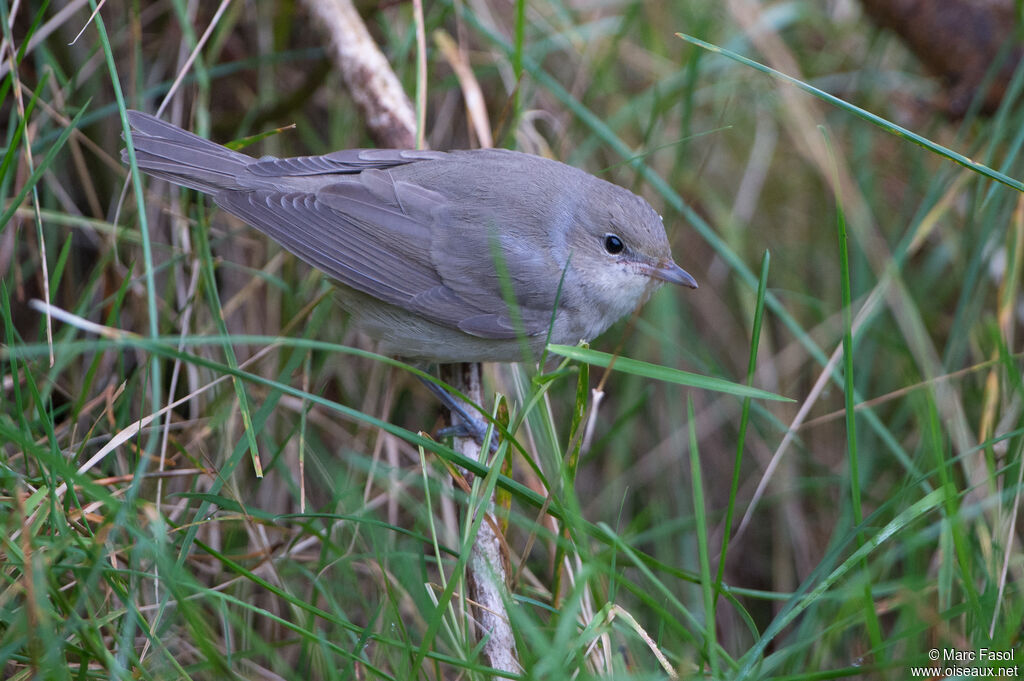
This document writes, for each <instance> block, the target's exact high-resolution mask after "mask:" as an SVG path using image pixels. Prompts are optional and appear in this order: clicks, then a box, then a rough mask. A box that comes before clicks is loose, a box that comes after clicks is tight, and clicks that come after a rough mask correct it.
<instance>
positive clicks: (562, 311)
mask: <svg viewBox="0 0 1024 681" xmlns="http://www.w3.org/2000/svg"><path fill="white" fill-rule="evenodd" d="M127 115H128V121H129V123H130V125H131V128H132V133H131V144H132V145H133V146H134V150H135V159H136V162H137V163H138V167H139V169H140V170H142V171H143V172H145V173H147V174H149V175H151V176H153V177H156V178H159V179H163V180H167V181H169V182H172V183H174V184H177V185H180V186H182V187H187V188H189V189H194V190H197V191H200V192H202V193H204V194H208V195H210V196H211V197H212V198H213V202H214V203H215V204H216V205H217V206H219V207H220V208H221V209H223V210H224V211H226V212H228V213H230V214H232V215H234V216H236V217H238V218H239V219H241V220H242V221H244V222H246V223H248V224H249V225H251V226H252V227H255V228H256V229H257V230H259V231H260V232H263V233H264V234H266V235H267V236H269V237H270V238H272V239H273V240H275V241H277V242H278V243H279V244H280V245H281V246H282V247H284V248H285V249H286V250H288V251H290V252H291V253H293V254H294V255H296V256H297V257H299V258H300V259H302V260H304V261H305V262H307V263H308V264H310V265H311V266H313V267H315V268H317V269H318V270H320V271H322V272H323V273H324V274H326V275H327V276H328V277H330V278H331V279H332V280H333V281H334V283H335V284H336V285H337V286H338V288H339V289H340V295H339V296H338V299H339V301H340V303H341V305H342V306H343V307H345V308H347V309H348V310H349V311H350V312H351V314H352V315H353V318H354V320H355V322H356V324H357V325H358V326H359V327H360V328H361V329H363V330H364V331H365V332H366V333H367V334H368V335H369V336H371V337H372V338H374V339H376V340H377V342H378V343H379V345H378V349H379V350H380V352H381V353H383V354H386V355H391V356H396V357H400V358H403V359H408V360H411V361H417V362H428V363H440V364H445V363H455V362H516V361H522V360H524V359H530V358H531V357H535V356H536V355H539V354H540V353H541V352H542V351H543V349H544V347H545V346H546V344H548V343H559V344H575V343H577V342H579V341H581V340H585V341H590V340H592V339H594V338H596V337H597V336H599V335H600V334H601V333H603V332H604V331H605V330H607V329H608V327H609V326H611V325H612V324H613V323H615V322H616V321H617V320H619V319H621V318H622V317H623V316H625V315H627V314H629V313H630V312H632V311H633V310H634V309H636V308H637V306H638V305H640V304H642V303H643V302H645V301H646V300H647V299H648V298H649V297H650V296H651V295H652V294H653V293H654V291H655V290H656V289H657V288H658V287H660V286H661V285H662V284H664V283H672V284H677V285H680V286H684V287H689V288H694V289H695V288H697V282H696V280H695V279H694V278H693V277H692V276H690V274H688V273H687V272H686V271H685V270H683V269H682V268H681V267H680V266H679V265H677V264H676V263H675V262H674V260H673V259H672V253H671V251H670V248H669V242H668V237H667V235H666V233H665V227H664V224H663V221H662V218H661V216H659V215H658V213H657V212H656V211H655V210H654V209H653V208H652V207H651V206H650V204H648V203H647V201H645V200H644V199H643V198H641V197H640V196H638V195H636V194H634V193H633V192H631V191H629V190H627V189H624V188H622V187H619V186H618V185H615V184H612V183H610V182H607V181H605V180H602V179H600V178H597V177H595V176H593V175H591V174H589V173H587V172H584V171H582V170H580V169H578V168H574V167H572V166H569V165H566V164H564V163H560V162H558V161H554V160H551V159H547V158H543V157H540V156H535V155H532V154H527V153H522V152H517V151H511V150H507V149H471V150H457V151H448V152H442V151H432V150H413V149H346V150H341V151H336V152H333V153H329V154H325V155H322V156H298V157H292V158H277V157H273V156H264V157H262V158H255V157H253V156H249V155H246V154H243V153H241V152H238V151H233V150H231V149H228V148H227V147H225V146H222V145H219V144H216V143H214V142H212V141H210V140H207V139H204V138H202V137H199V136H197V135H195V134H193V133H191V132H188V131H186V130H183V129H182V128H180V127H178V126H175V125H172V124H170V123H167V122H165V121H162V120H160V119H159V118H156V117H154V116H152V115H149V114H146V113H143V112H140V111H128V112H127ZM122 159H123V160H124V162H125V163H127V162H128V159H129V155H128V149H127V148H126V149H124V150H123V151H122Z"/></svg>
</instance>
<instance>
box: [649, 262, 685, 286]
mask: <svg viewBox="0 0 1024 681" xmlns="http://www.w3.org/2000/svg"><path fill="white" fill-rule="evenodd" d="M641 271H643V273H644V274H646V275H647V276H649V277H651V278H652V279H661V280H662V281H667V282H668V283H670V284H679V285H680V286H686V287H688V288H697V280H696V279H694V278H693V277H691V276H690V274H689V272H687V271H686V270H684V269H683V268H682V267H680V266H679V265H677V264H675V263H674V262H672V261H671V260H669V261H667V262H656V263H643V264H642V265H641Z"/></svg>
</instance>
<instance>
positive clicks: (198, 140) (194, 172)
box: [121, 111, 255, 194]
mask: <svg viewBox="0 0 1024 681" xmlns="http://www.w3.org/2000/svg"><path fill="white" fill-rule="evenodd" d="M128 122H129V123H131V126H132V142H133V144H134V145H135V158H136V160H137V161H138V164H139V169H140V170H142V171H144V172H146V173H148V174H149V175H152V176H154V177H159V178H161V179H164V180H167V181H168V182H173V183H175V184H179V185H181V186H183V187H188V188H189V189H196V190H198V191H201V192H205V193H207V194H216V193H217V192H219V191H221V190H224V189H242V188H243V187H244V185H243V184H242V183H241V180H243V178H244V177H245V175H247V174H248V166H249V164H251V163H253V162H254V161H255V159H253V158H252V157H251V156H246V155H245V154H241V153H239V152H237V151H232V150H231V149H228V148H227V147H224V146H221V145H219V144H216V143H214V142H211V141H209V140H206V139H203V138H202V137H199V136H198V135H193V134H192V133H190V132H187V131H185V130H182V129H181V128H179V127H177V126H174V125H171V124H170V123H165V122H164V121H161V120H160V119H159V118H156V117H154V116H150V115H149V114H145V113H142V112H141V111H129V112H128ZM121 160H123V161H124V162H126V163H127V161H128V150H127V149H123V150H122V151H121Z"/></svg>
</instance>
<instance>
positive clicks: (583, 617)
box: [0, 0, 1024, 680]
mask: <svg viewBox="0 0 1024 681" xmlns="http://www.w3.org/2000/svg"><path fill="white" fill-rule="evenodd" d="M90 1H91V0H90ZM361 4H362V7H361V8H360V9H361V11H362V15H363V17H364V18H365V19H366V21H367V24H368V25H369V27H370V29H371V31H372V32H373V34H374V37H375V39H376V40H377V42H378V43H379V44H380V46H381V47H382V49H383V50H384V52H385V54H386V55H387V57H388V59H389V61H390V63H391V64H392V65H393V68H394V69H395V71H396V73H397V74H398V75H399V77H400V78H401V79H402V81H403V83H404V85H405V87H406V91H407V92H409V93H410V94H412V93H414V92H416V89H417V87H418V86H419V87H420V88H425V93H426V96H425V100H424V101H425V106H426V117H425V119H426V126H425V129H424V133H425V138H426V142H427V143H428V144H429V145H430V146H431V147H433V148H438V149H445V148H463V147H469V146H473V145H475V144H477V143H478V140H479V139H480V132H479V131H480V130H481V129H482V128H481V127H479V126H481V125H482V126H483V128H488V127H490V128H492V129H493V133H494V140H495V144H497V145H502V146H509V147H515V148H518V149H521V150H524V151H530V152H533V153H538V154H543V155H549V156H552V157H555V158H558V159H559V160H562V161H565V162H567V163H570V164H573V165H575V166H578V167H580V168H584V169H586V170H587V171H589V172H592V173H595V174H597V175H599V176H601V177H604V178H606V179H608V180H610V181H614V182H616V183H618V184H621V185H623V186H626V187H628V188H630V189H632V190H634V191H636V192H638V193H640V194H642V195H644V196H645V197H646V198H647V199H648V200H649V201H650V202H651V203H652V205H654V206H655V207H656V208H657V209H658V211H659V212H660V213H661V214H662V215H663V217H664V220H665V224H666V226H667V228H668V232H669V236H670V239H671V240H672V243H673V252H674V253H675V257H676V260H677V262H679V264H680V265H681V266H683V267H684V268H686V269H687V270H688V271H689V272H691V273H692V274H694V276H695V277H696V278H697V279H698V281H699V282H700V284H701V288H700V289H699V290H698V291H696V292H684V291H680V290H678V289H669V288H665V289H663V290H661V291H659V292H658V293H657V294H656V295H655V297H654V298H653V299H652V300H651V301H650V302H649V303H648V304H647V306H646V307H644V308H643V310H642V311H641V312H640V313H639V314H638V315H637V316H635V317H634V318H632V319H630V320H629V321H628V322H623V323H621V324H619V325H617V326H616V327H613V329H612V330H611V331H609V332H608V333H607V334H606V335H605V336H604V337H602V338H599V339H596V340H594V342H593V344H592V351H591V352H588V351H586V350H584V349H574V348H551V352H550V356H549V357H548V359H547V361H546V362H544V363H543V364H542V365H541V366H539V367H518V368H514V367H506V366H494V367H488V369H487V373H486V383H487V389H488V394H492V395H493V394H497V395H499V396H501V397H500V399H499V401H498V404H497V406H496V407H495V406H494V405H492V403H491V402H490V401H488V403H487V404H485V405H483V407H484V408H485V409H486V410H487V411H492V410H493V411H494V413H495V414H496V416H497V420H498V421H499V422H501V423H503V424H510V425H509V427H510V428H511V429H512V430H513V431H514V433H515V436H514V438H505V440H504V444H503V447H502V449H501V450H499V452H498V455H497V456H498V461H497V462H491V461H489V462H487V463H485V464H475V463H473V462H466V461H463V460H460V459H459V458H458V456H457V455H456V454H455V453H454V452H452V451H451V450H450V449H449V448H448V447H447V446H446V445H444V444H443V443H442V444H436V443H433V442H432V441H431V440H430V439H428V438H426V437H425V436H423V435H419V434H418V433H420V432H423V433H426V432H432V431H434V430H436V428H437V427H438V426H439V425H440V422H439V419H438V415H439V409H438V406H437V404H436V403H435V400H434V399H433V397H432V396H431V395H430V394H429V393H428V392H427V391H426V390H425V389H424V388H423V387H422V386H421V385H420V384H419V383H418V382H417V381H416V380H415V378H414V375H413V374H414V373H415V370H413V369H411V368H410V367H407V366H405V365H402V364H400V363H395V362H391V361H387V360H385V359H383V358H381V357H379V356H376V355H374V354H373V353H372V350H373V345H372V343H371V342H369V341H368V340H367V339H366V338H365V337H363V336H362V335H360V333H359V332H358V330H357V329H354V328H352V326H351V325H350V324H349V323H348V319H347V318H346V316H345V315H344V313H343V312H342V311H341V309H340V308H339V307H338V305H337V304H336V302H335V301H334V300H333V295H332V293H331V287H330V285H329V282H328V281H327V280H326V279H325V278H324V277H323V276H322V275H320V274H319V273H316V272H314V271H311V270H310V269H309V268H308V267H306V266H305V265H303V264H302V263H300V262H298V261H297V260H296V259H295V258H293V257H292V256H290V255H289V254H287V253H284V252H282V251H281V250H280V248H279V247H278V246H276V245H275V244H273V243H269V242H267V241H266V240H265V239H263V238H262V237H261V236H260V235H259V234H258V233H257V232H255V231H254V230H252V229H250V228H248V227H247V226H245V225H243V224H241V223H239V222H238V221H236V220H234V219H233V218H230V217H229V216H226V215H225V214H224V213H223V212H221V211H219V210H217V209H216V208H215V207H212V205H211V204H210V203H209V202H208V201H207V200H205V199H204V198H202V197H200V196H198V195H196V193H194V192H189V191H182V190H179V189H177V188H172V187H168V186H167V185H166V184H164V183H158V182H155V181H151V180H149V179H144V180H143V182H142V184H141V185H139V184H136V182H138V180H139V177H138V175H137V174H136V173H135V172H134V171H132V170H129V169H128V168H126V167H125V166H123V165H122V163H121V162H120V155H119V154H120V148H121V146H122V142H121V134H122V130H123V125H124V117H123V115H124V111H125V109H127V108H138V109H142V110H146V111H151V112H155V111H156V110H157V108H158V107H160V106H161V105H162V104H164V103H165V97H167V95H168V93H173V94H171V96H170V99H169V100H166V108H165V112H164V114H163V115H164V116H165V118H166V119H167V120H171V121H173V122H175V123H178V124H181V125H182V126H184V127H186V128H189V129H191V130H194V131H196V132H197V133H198V134H201V135H204V136H208V137H211V138H212V139H215V140H217V141H220V142H227V141H230V140H235V141H238V142H240V143H242V144H244V145H248V146H247V147H246V151H247V152H251V153H253V154H255V155H260V154H274V155H299V154H319V153H325V152H328V151H331V150H334V149H339V148H346V147H362V146H373V143H372V142H371V141H370V139H369V138H368V137H367V135H366V133H365V127H364V125H363V121H362V120H361V118H360V115H359V113H358V112H357V110H356V108H355V106H354V104H353V101H352V97H351V96H350V95H349V94H348V93H347V92H346V90H345V88H344V86H343V85H342V83H341V80H340V78H339V76H338V74H337V71H336V69H335V67H334V65H333V64H332V62H331V52H330V50H328V49H326V48H325V45H327V44H328V38H327V36H326V34H324V33H323V32H322V31H321V30H320V27H319V26H317V25H315V24H313V23H312V21H311V15H310V14H308V13H307V10H306V8H305V6H304V5H303V4H301V3H294V2H248V3H234V4H229V5H227V6H226V9H225V10H224V11H220V10H219V9H218V6H217V4H216V3H206V2H202V3H185V2H180V1H178V0H172V1H170V2H147V3H135V2H123V1H120V0H109V1H108V2H107V3H105V4H104V5H103V7H102V9H101V10H100V11H99V13H98V14H97V15H96V16H95V17H94V18H92V19H90V18H89V15H90V11H91V10H90V8H91V7H92V5H90V4H85V3H80V2H65V3H45V2H44V3H14V6H3V7H0V24H2V25H3V26H4V29H3V30H4V34H3V52H2V54H3V60H2V66H0V115H2V120H3V121H4V123H5V125H4V126H3V127H2V128H0V137H2V145H3V149H2V153H0V196H2V201H0V211H2V214H3V215H2V219H0V230H2V231H0V319H2V324H0V333H2V340H0V342H2V346H0V366H2V370H0V371H2V373H0V381H2V387H0V526H2V528H0V529H2V532H0V537H2V538H3V544H2V547H0V575H2V581H0V677H2V678H5V679H7V678H10V679H19V680H20V679H24V680H28V679H69V680H71V679H75V680H85V679H108V678H110V679H126V680H127V679H226V678H240V679H242V678H244V679H290V680H291V679H296V680H297V679H401V680H405V679H462V678H474V679H483V678H487V677H488V672H487V670H486V669H485V668H483V667H482V665H481V662H480V660H479V657H478V654H477V653H478V651H477V648H476V646H477V642H476V639H475V637H474V636H473V635H472V631H471V624H470V623H469V621H468V613H469V611H470V604H469V603H467V602H466V599H465V589H464V587H465V584H464V575H463V569H464V567H465V561H466V552H467V548H468V546H469V545H470V544H471V540H472V536H471V534H472V532H473V531H474V528H477V527H479V523H478V522H477V523H474V516H473V515H472V514H471V513H468V512H467V509H472V508H476V507H478V506H479V505H480V504H481V503H483V502H486V500H488V499H490V495H489V491H490V489H496V490H497V496H496V498H497V500H498V506H499V515H500V516H501V517H502V521H503V523H505V525H506V529H507V532H506V535H507V540H508V548H509V552H510V562H511V574H512V575H513V578H514V579H513V583H512V585H511V592H512V598H513V601H512V603H510V604H509V613H510V617H511V619H512V624H513V628H514V630H515V632H516V635H517V641H518V650H519V655H520V658H521V662H522V665H523V670H524V677H525V678H536V679H542V678H543V679H588V678H595V677H602V678H621V679H655V678H715V679H753V678H757V679H833V678H835V679H838V678H847V677H857V678H878V679H906V678H912V676H913V675H914V674H915V672H914V668H917V667H927V666H933V665H940V666H939V670H938V671H928V672H924V673H922V674H921V678H928V677H941V676H948V675H951V674H955V673H965V674H966V673H971V672H958V671H957V670H965V669H967V668H973V669H978V670H984V669H988V668H991V669H993V670H994V673H995V674H997V676H998V675H999V674H1002V675H1008V672H1007V671H1005V670H1018V669H1019V667H1018V666H1017V665H1020V663H1021V660H1022V659H1024V650H1022V641H1021V622H1022V620H1024V593H1022V591H1021V584H1022V583H1024V574H1022V573H1024V552H1022V550H1021V536H1022V535H1021V526H1020V523H1018V522H1017V521H1018V520H1021V498H1020V497H1021V492H1022V489H1024V487H1022V475H1024V469H1022V451H1024V410H1022V409H1024V407H1022V405H1024V385H1022V378H1021V373H1022V372H1021V366H1022V361H1021V336H1022V332H1024V328H1022V318H1024V300H1022V298H1021V273H1022V269H1024V265H1022V263H1024V200H1022V194H1021V189H1022V187H1021V185H1020V183H1019V180H1020V179H1021V178H1024V167H1022V162H1021V144H1022V141H1024V137H1022V135H1021V132H1020V131H1021V130H1024V107H1022V106H1021V105H1020V98H1019V97H1018V94H1019V90H1020V78H1018V79H1017V80H1015V81H1014V82H1013V83H1011V86H1010V90H1009V94H1008V96H1007V98H1006V99H1005V100H1004V102H1003V105H1002V107H1001V108H1000V109H999V111H998V112H996V113H995V114H994V115H992V116H990V117H984V118H983V117H979V116H977V115H975V114H974V113H971V112H968V114H967V116H966V117H965V118H963V119H960V120H950V119H948V118H946V117H945V116H944V115H943V113H942V112H941V111H940V110H938V109H937V108H936V107H934V106H932V103H933V102H935V101H936V97H937V94H936V86H935V84H934V82H933V81H932V80H930V79H929V77H928V76H927V75H926V74H924V73H922V71H921V68H920V67H919V66H918V65H917V64H916V63H915V61H914V60H913V58H912V57H911V56H910V55H909V54H908V53H907V52H906V51H905V50H904V49H903V48H902V47H901V46H900V44H899V43H898V42H897V40H896V39H895V38H894V37H892V36H891V35H889V34H888V33H882V32H879V31H878V30H877V29H875V28H873V27H872V26H871V25H870V24H869V23H868V22H867V21H866V20H865V19H863V18H862V17H861V16H860V14H859V12H858V10H857V7H856V5H853V4H851V3H846V2H837V3H818V2H808V1H797V2H792V3H784V4H779V5H771V6H769V5H753V3H745V2H730V3H725V4H724V5H723V6H719V5H718V4H717V3H704V2H697V1H693V2H674V3H648V2H641V1H640V0H622V1H621V2H605V3H593V6H589V4H588V3H568V2H563V1H562V0H543V1H541V2H531V3H525V2H522V1H521V0H520V1H518V2H514V3H510V2H498V1H496V0H470V1H464V2H454V3H449V2H438V3H426V6H425V7H424V22H425V29H426V30H425V35H426V44H425V45H424V46H423V47H425V50H426V66H427V69H426V73H427V75H426V78H425V79H423V78H422V77H419V76H417V68H416V54H417V47H418V46H417V39H416V27H415V24H414V10H413V6H412V5H411V4H410V3H398V2H393V3H380V6H377V3H361ZM748 5H752V7H748ZM744 8H746V9H744ZM12 12H13V14H12ZM79 33H80V35H79ZM677 33H682V34H684V35H682V36H678V35H677ZM691 36H692V37H691ZM200 41H202V47H201V49H199V50H198V51H196V52H194V48H195V47H196V45H197V44H198V43H199V42H200ZM702 41H706V43H704V42H702ZM452 43H453V44H454V49H451V48H450V44H452ZM445 46H449V47H448V48H446V47H445ZM723 50H724V51H726V52H725V53H723ZM453 55H455V56H453ZM459 55H461V57H459ZM193 57H194V60H193V59H192V58H193ZM450 58H461V59H463V60H465V63H466V64H467V65H468V67H469V72H470V73H471V74H472V76H473V78H475V80H476V82H477V83H478V85H479V88H480V92H481V93H482V101H481V103H480V106H479V107H478V108H476V109H472V110H471V111H472V113H471V114H467V109H466V106H465V103H464V102H465V101H466V100H465V98H464V96H463V89H462V87H463V85H462V84H460V83H461V81H460V79H459V78H457V77H456V75H455V70H454V69H453V68H452V66H451V63H450V62H449V59H450ZM766 67H770V69H775V70H776V72H770V69H768V68H766ZM778 72H782V73H784V74H786V75H787V76H790V77H792V78H793V79H795V80H796V83H795V84H794V82H792V81H790V80H787V79H785V78H783V77H781V76H780V75H779V74H778ZM825 93H829V94H827V95H826V94H825ZM868 112H870V113H868ZM292 126H293V127H292ZM251 136H257V137H258V138H257V139H256V140H255V141H254V140H252V139H248V138H250V137H251ZM133 178H134V181H133ZM126 185H127V189H125V188H126ZM524 200H528V197H524ZM599 352H600V353H608V354H617V355H619V356H620V358H621V359H620V361H617V362H614V363H613V362H611V361H610V358H609V357H608V356H607V354H598V353H599ZM581 358H582V359H583V360H585V361H580V360H581ZM628 360H634V361H632V362H631V361H628ZM607 364H611V369H610V370H608V369H607V368H605V366H603V365H607ZM682 372H689V373H687V374H684V373H682ZM692 374H699V376H697V377H694V376H693V375H692ZM701 377H706V378H707V379H711V380H703V381H702V378H701ZM723 381H728V382H729V384H728V386H732V387H731V388H729V387H728V386H726V387H727V388H728V390H732V392H728V391H723V390H722V389H721V388H723V386H724V385H725V384H724V383H723ZM735 384H749V385H751V386H753V387H756V388H758V389H760V390H762V391H766V392H767V393H771V394H773V395H781V396H785V397H788V398H791V399H792V401H780V400H770V399H751V398H750V397H745V396H744V394H743V393H742V391H740V393H741V394H735V393H736V391H735V390H734V389H733V388H736V385H735ZM596 388H600V392H599V393H598V392H596V391H595V390H594V389H596ZM492 464H493V465H492ZM459 466H469V467H471V469H472V470H474V471H475V472H476V473H477V475H476V476H475V478H474V481H473V484H472V485H471V486H466V485H463V484H461V483H462V481H463V480H462V478H461V475H460V474H459V473H458V470H459ZM260 474H262V477H259V475H260ZM983 649H984V650H988V651H990V652H992V653H995V654H996V655H995V656H992V655H989V656H986V655H985V654H984V653H982V652H981V651H982V650H983ZM931 651H936V652H935V653H931ZM958 651H959V652H958ZM966 653H972V654H973V657H964V656H963V655H964V654H966ZM958 655H959V657H958ZM935 656H937V657H938V659H937V660H936V659H935ZM975 673H977V672H975Z"/></svg>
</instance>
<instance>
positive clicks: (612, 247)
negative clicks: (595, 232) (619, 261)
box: [604, 234, 626, 255]
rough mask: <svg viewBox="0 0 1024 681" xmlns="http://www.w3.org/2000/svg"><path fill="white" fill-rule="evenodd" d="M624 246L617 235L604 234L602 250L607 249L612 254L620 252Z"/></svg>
mask: <svg viewBox="0 0 1024 681" xmlns="http://www.w3.org/2000/svg"><path fill="white" fill-rule="evenodd" d="M625 248H626V245H625V244H624V243H622V239H620V238H619V237H617V236H615V235H614V234H605V235H604V250H606V251H608V252H609V253H611V254H612V255H618V254H619V253H622V251H623V249H625Z"/></svg>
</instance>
